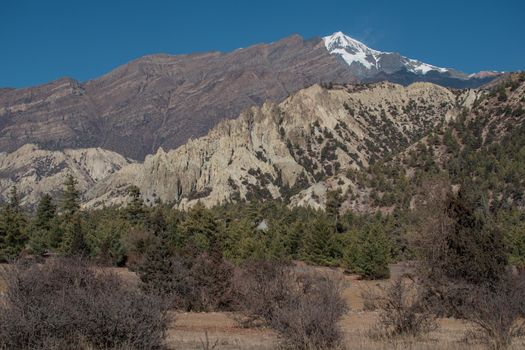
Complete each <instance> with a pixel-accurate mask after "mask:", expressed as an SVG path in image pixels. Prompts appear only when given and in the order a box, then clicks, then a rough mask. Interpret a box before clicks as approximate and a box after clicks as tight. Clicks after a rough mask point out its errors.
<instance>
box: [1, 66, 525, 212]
mask: <svg viewBox="0 0 525 350" xmlns="http://www.w3.org/2000/svg"><path fill="white" fill-rule="evenodd" d="M522 76H523V75H521V76H520V77H521V78H519V79H517V80H516V79H514V80H511V81H510V83H509V82H508V81H502V82H501V83H500V84H499V85H494V86H491V87H490V88H488V89H467V90H451V89H447V88H444V87H441V86H438V85H434V84H431V83H414V84H411V85H409V86H407V87H404V86H402V85H398V84H394V83H387V82H383V83H374V84H369V85H332V86H330V87H322V86H320V85H317V84H316V85H313V86H311V87H309V88H306V89H303V90H300V91H298V92H297V93H294V94H292V95H291V96H290V97H288V98H287V99H285V100H284V101H283V102H281V103H275V102H266V103H264V104H263V105H262V106H261V107H251V108H249V109H247V110H245V111H244V112H242V113H241V114H240V116H239V117H238V118H237V119H233V120H225V121H222V122H220V123H219V124H218V125H217V126H216V127H214V128H213V129H212V130H211V131H210V132H209V133H208V134H207V135H205V136H203V137H200V138H196V139H192V140H189V141H188V142H187V143H186V144H184V145H182V146H180V147H178V148H176V149H174V150H170V151H164V150H163V149H162V148H161V149H159V150H158V151H157V152H156V153H155V154H153V155H149V156H147V157H146V159H145V161H144V162H134V161H130V160H128V159H126V158H124V157H122V156H120V155H118V154H116V153H114V152H111V151H106V150H103V149H95V148H92V149H78V150H65V151H48V150H43V149H40V148H38V147H37V146H34V145H25V146H23V147H21V148H20V149H18V150H17V151H15V152H12V153H8V154H7V153H3V154H1V156H0V178H1V179H2V180H1V181H0V193H1V195H2V197H4V198H5V196H6V194H7V193H8V190H9V188H10V186H12V185H17V186H18V188H19V191H20V193H21V194H22V196H23V203H24V204H26V205H28V206H32V205H34V204H35V203H36V201H37V200H38V198H39V197H40V195H41V194H43V193H46V192H51V193H56V192H59V191H60V190H61V188H62V184H63V182H64V179H65V175H66V174H67V173H72V174H73V175H74V176H75V177H76V178H77V179H78V180H79V187H80V190H81V191H82V193H83V203H84V206H86V207H89V208H94V207H100V206H103V205H114V204H116V205H118V204H121V203H124V202H126V201H127V200H128V199H129V198H128V188H129V187H130V186H132V185H134V186H137V187H138V188H139V189H140V190H141V193H142V195H143V197H144V199H145V200H146V202H147V203H149V204H153V203H155V202H159V201H162V202H165V203H170V204H171V205H173V206H176V207H179V208H187V207H189V206H191V205H193V204H195V203H197V201H201V202H203V203H204V204H205V205H207V206H212V205H215V204H219V203H224V202H228V201H237V200H242V199H247V200H250V199H258V200H264V199H283V200H285V201H286V202H289V203H290V204H291V205H308V206H313V207H319V208H322V207H323V206H324V204H325V200H326V196H327V193H328V191H331V190H336V189H341V194H342V197H343V201H344V203H343V206H344V207H346V208H351V209H353V210H357V211H367V210H370V208H373V207H374V206H375V207H377V206H379V207H381V206H382V205H383V204H377V203H387V202H388V200H385V198H386V197H384V193H386V192H384V187H385V186H386V188H390V187H391V186H390V185H388V184H387V185H385V181H386V182H387V183H389V182H388V181H390V180H388V181H387V180H386V179H388V176H394V175H395V176H399V175H402V177H405V180H403V181H405V182H406V181H407V179H408V180H409V179H410V177H411V176H413V174H415V172H414V171H416V170H417V167H419V168H422V169H423V168H428V166H429V165H428V164H442V167H443V166H444V165H446V164H448V162H454V161H455V160H454V159H453V158H451V156H450V155H457V154H458V153H457V152H455V153H450V152H449V153H448V155H447V153H446V152H447V151H446V150H447V149H448V147H449V146H445V145H444V142H445V141H444V140H445V139H446V137H445V136H443V133H444V131H443V130H446V129H447V128H449V125H455V124H456V123H458V122H456V121H457V120H458V118H459V120H460V121H461V120H463V121H464V120H465V118H467V117H468V118H467V119H468V120H472V123H471V124H469V126H468V127H467V129H469V130H470V129H472V130H473V131H475V130H477V131H476V132H477V134H479V135H482V136H479V135H478V136H476V137H478V138H479V137H483V138H484V139H485V140H486V142H488V141H487V140H494V139H501V138H502V137H503V136H505V135H508V133H509V132H510V131H512V130H513V129H514V127H517V126H519V125H522V122H523V116H524V115H525V113H524V112H523V110H524V103H525V100H524V99H525V97H524V95H525V91H524V89H525V84H524V83H523V77H522ZM510 77H513V76H510ZM520 79H521V80H520ZM480 125H482V129H480V128H481V126H480ZM478 129H479V130H478ZM458 137H459V136H458ZM463 138H466V139H467V140H473V139H474V140H475V138H473V136H468V135H467V136H463ZM460 139H461V138H460ZM430 140H433V141H430ZM440 140H441V141H440ZM458 142H459V143H460V144H461V143H462V142H463V143H464V142H467V141H458ZM469 142H473V141H469ZM430 144H431V145H434V146H432V149H433V153H432V156H431V157H430V156H429V155H428V154H427V153H428V152H427V151H424V150H425V149H428V148H429V146H428V145H430ZM423 146H425V147H423ZM422 150H423V151H424V152H426V153H422V152H423V151H422ZM518 153H519V152H518ZM414 157H416V158H415V160H414V159H413V158H414ZM429 157H430V158H429ZM434 158H435V159H434ZM389 159H390V161H388V163H387V164H392V165H393V167H391V168H389V169H390V170H388V171H387V173H388V176H387V175H385V174H383V175H377V174H373V173H374V172H376V171H377V169H378V167H377V164H381V163H384V162H385V161H387V160H389ZM432 159H434V160H432ZM429 161H431V162H430V163H428V162H429ZM427 163H428V164H427ZM370 164H374V165H373V166H371V167H370V166H369V165H370ZM414 164H416V165H417V167H416V165H414ZM418 164H419V165H418ZM414 167H416V168H414ZM392 169H394V170H392ZM370 171H372V173H370ZM383 171H385V170H383ZM403 174H404V175H403ZM411 174H412V175H411ZM377 176H379V177H377ZM511 177H512V176H511ZM514 177H515V176H514ZM409 181H411V180H409ZM378 186H379V187H378ZM396 186H397V185H396ZM381 188H383V189H381ZM401 188H403V187H401ZM381 191H383V192H381ZM376 202H377V203H376ZM374 203H376V204H374ZM383 206H386V207H385V208H384V209H385V210H390V209H391V206H390V207H389V205H387V204H384V205H383ZM389 208H390V209H389Z"/></svg>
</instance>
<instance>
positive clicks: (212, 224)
mask: <svg viewBox="0 0 525 350" xmlns="http://www.w3.org/2000/svg"><path fill="white" fill-rule="evenodd" d="M181 233H182V242H180V243H182V246H191V247H194V248H196V249H197V250H198V251H201V252H202V251H211V250H217V249H221V247H220V246H219V245H220V239H219V235H220V229H219V224H218V222H217V220H216V219H215V216H214V215H213V213H212V212H211V211H210V210H209V209H206V207H204V205H202V204H201V203H198V204H197V205H195V206H194V207H193V208H192V209H191V210H190V211H189V212H188V215H187V217H186V219H185V220H184V222H183V223H182V227H181Z"/></svg>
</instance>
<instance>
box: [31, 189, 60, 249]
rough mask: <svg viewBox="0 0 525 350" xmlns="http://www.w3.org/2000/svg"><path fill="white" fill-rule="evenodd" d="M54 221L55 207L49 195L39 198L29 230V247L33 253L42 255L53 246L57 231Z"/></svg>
mask: <svg viewBox="0 0 525 350" xmlns="http://www.w3.org/2000/svg"><path fill="white" fill-rule="evenodd" d="M57 226H58V225H57V221H56V205H55V204H54V203H53V199H52V198H51V196H50V195H49V194H45V195H43V196H42V198H40V201H39V202H38V206H37V209H36V215H35V217H34V219H33V221H32V223H31V225H30V229H29V234H28V235H29V246H30V248H31V250H32V251H33V252H34V253H43V252H44V251H45V250H46V249H49V248H51V247H53V246H55V247H56V244H55V242H54V241H55V235H56V233H57V232H56V231H58V227H57Z"/></svg>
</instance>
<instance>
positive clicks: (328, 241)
mask: <svg viewBox="0 0 525 350" xmlns="http://www.w3.org/2000/svg"><path fill="white" fill-rule="evenodd" d="M334 233H335V232H334V227H333V225H332V224H331V223H330V219H328V218H327V217H326V216H324V215H319V216H318V217H317V218H315V219H314V220H313V222H310V223H309V224H308V225H307V226H306V233H305V238H304V243H303V247H302V248H303V250H302V254H301V255H302V257H303V259H305V260H306V261H308V262H311V263H314V264H320V265H331V264H332V263H333V262H334V261H333V258H334V254H333V253H334V251H333V236H334Z"/></svg>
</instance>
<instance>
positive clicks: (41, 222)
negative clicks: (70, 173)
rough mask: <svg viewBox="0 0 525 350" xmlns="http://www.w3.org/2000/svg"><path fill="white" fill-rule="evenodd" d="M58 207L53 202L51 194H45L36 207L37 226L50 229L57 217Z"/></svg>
mask: <svg viewBox="0 0 525 350" xmlns="http://www.w3.org/2000/svg"><path fill="white" fill-rule="evenodd" d="M56 210H57V207H56V205H55V203H53V198H52V197H51V196H50V195H49V194H44V195H43V196H42V198H40V201H39V202H38V206H37V209H36V217H35V222H34V224H35V227H36V228H38V229H41V230H46V231H50V230H51V227H52V225H53V220H54V219H55V217H56Z"/></svg>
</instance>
